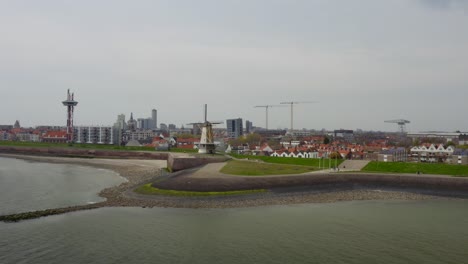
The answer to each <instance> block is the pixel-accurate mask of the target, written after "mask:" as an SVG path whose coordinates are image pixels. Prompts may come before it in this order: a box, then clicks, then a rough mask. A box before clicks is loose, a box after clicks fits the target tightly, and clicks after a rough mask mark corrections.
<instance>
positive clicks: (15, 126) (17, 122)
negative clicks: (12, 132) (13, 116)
mask: <svg viewBox="0 0 468 264" xmlns="http://www.w3.org/2000/svg"><path fill="white" fill-rule="evenodd" d="M13 127H14V128H21V126H20V123H19V121H18V120H16V122H15V124H14V125H13Z"/></svg>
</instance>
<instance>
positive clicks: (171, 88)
mask: <svg viewBox="0 0 468 264" xmlns="http://www.w3.org/2000/svg"><path fill="white" fill-rule="evenodd" d="M467 2H468V1H463V0H452V1H450V0H392V1H388V0H354V1H348V0H304V1H301V0H245V1H242V0H224V1H218V0H198V1H192V0H186V1H182V0H181V1H178V0H165V1H156V0H151V1H150V0H148V1H143V0H140V1H120V0H107V1H104V0H103V1H91V0H89V1H88V0H81V1H72V0H68V1H67V0H60V1H59V0H57V1H49V0H41V1H33V0H30V1H22V0H15V1H10V0H0V124H13V123H14V121H15V120H16V119H18V120H20V121H21V124H22V125H23V126H36V125H43V124H51V125H64V124H65V123H66V121H65V118H66V117H65V108H64V107H63V106H62V105H61V101H62V100H64V99H65V96H66V90H67V89H68V88H69V89H71V90H73V91H74V92H75V94H76V99H77V100H78V101H79V105H78V107H77V109H76V111H75V124H76V125H94V124H102V125H112V124H113V123H114V122H115V120H116V117H117V115H118V114H120V113H124V114H126V116H127V119H128V117H129V115H130V112H133V113H134V116H135V117H149V116H150V111H151V109H152V108H156V109H157V110H158V119H159V120H158V122H164V123H174V124H176V125H177V126H180V125H181V124H186V123H190V122H195V121H199V120H201V119H202V105H203V104H204V103H208V105H209V119H210V120H225V119H227V118H237V117H241V118H243V119H244V120H245V119H248V120H251V121H253V122H254V125H256V126H264V125H265V117H264V116H265V111H264V109H260V108H254V106H256V105H265V104H278V103H280V102H283V101H317V102H318V103H315V104H299V105H296V107H295V108H294V110H295V125H294V126H295V128H312V129H322V128H327V129H337V128H346V129H357V128H361V129H365V130H384V131H395V130H396V125H393V124H387V123H384V120H387V119H397V118H404V119H408V120H410V121H411V124H410V125H409V130H410V131H414V132H416V131H425V130H439V131H441V130H443V131H455V130H463V131H468V119H467V117H466V116H467V113H468V4H466V3H467ZM289 122H290V119H289V108H272V109H270V128H279V127H288V126H289Z"/></svg>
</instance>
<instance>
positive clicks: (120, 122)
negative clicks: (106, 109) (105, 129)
mask: <svg viewBox="0 0 468 264" xmlns="http://www.w3.org/2000/svg"><path fill="white" fill-rule="evenodd" d="M114 127H115V128H118V129H122V130H125V129H126V128H127V122H125V115H124V114H120V115H118V116H117V122H115V123H114Z"/></svg>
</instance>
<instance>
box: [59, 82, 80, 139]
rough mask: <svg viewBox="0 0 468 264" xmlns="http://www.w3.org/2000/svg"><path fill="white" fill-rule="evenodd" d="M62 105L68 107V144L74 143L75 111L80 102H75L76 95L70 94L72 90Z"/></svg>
mask: <svg viewBox="0 0 468 264" xmlns="http://www.w3.org/2000/svg"><path fill="white" fill-rule="evenodd" d="M62 104H63V105H64V106H66V107H67V143H73V110H74V109H75V106H76V105H77V104H78V102H77V101H75V100H74V94H73V93H72V94H70V89H68V92H67V100H65V101H63V102H62Z"/></svg>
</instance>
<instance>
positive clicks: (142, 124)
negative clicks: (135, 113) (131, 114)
mask: <svg viewBox="0 0 468 264" xmlns="http://www.w3.org/2000/svg"><path fill="white" fill-rule="evenodd" d="M137 128H138V129H140V130H152V129H153V119H151V118H138V120H137Z"/></svg>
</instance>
